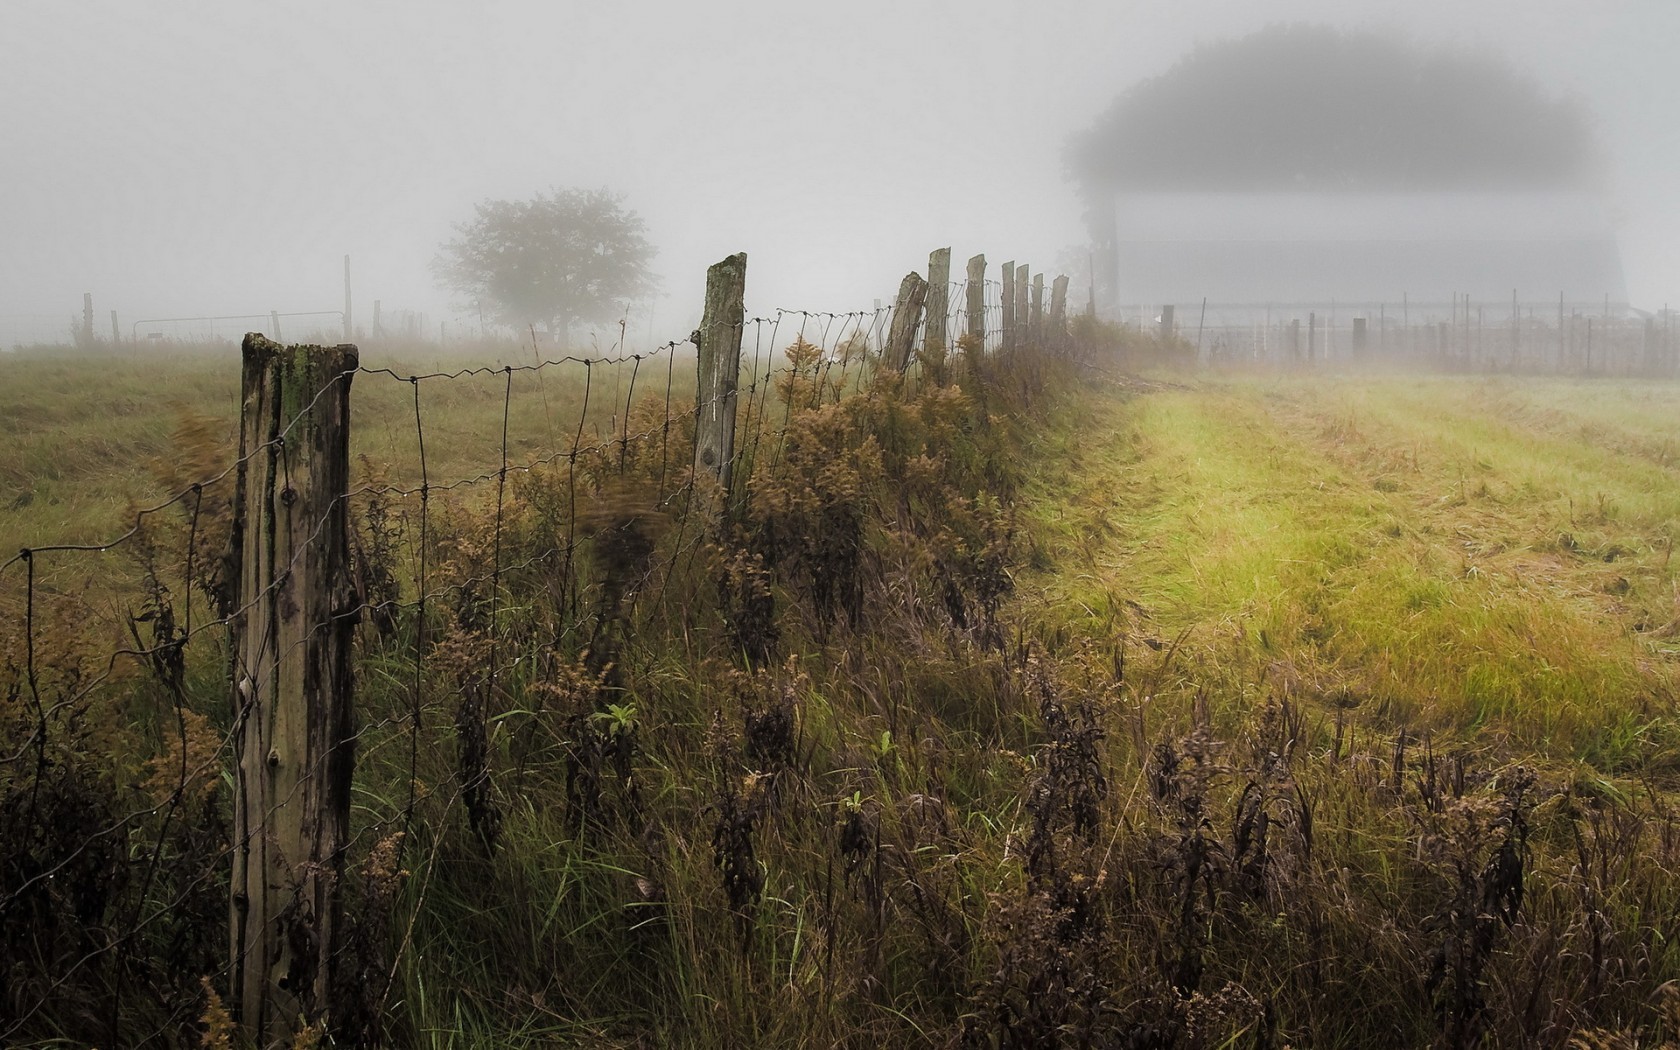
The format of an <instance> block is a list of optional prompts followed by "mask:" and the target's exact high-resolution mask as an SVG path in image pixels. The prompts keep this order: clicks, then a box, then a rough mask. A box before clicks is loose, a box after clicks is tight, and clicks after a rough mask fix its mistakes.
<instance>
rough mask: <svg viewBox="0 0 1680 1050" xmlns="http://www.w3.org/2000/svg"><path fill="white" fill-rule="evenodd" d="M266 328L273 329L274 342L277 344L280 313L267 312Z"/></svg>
mask: <svg viewBox="0 0 1680 1050" xmlns="http://www.w3.org/2000/svg"><path fill="white" fill-rule="evenodd" d="M268 326H269V327H270V328H272V329H274V341H275V342H277V343H278V342H279V341H280V311H279V310H270V311H269V312H268Z"/></svg>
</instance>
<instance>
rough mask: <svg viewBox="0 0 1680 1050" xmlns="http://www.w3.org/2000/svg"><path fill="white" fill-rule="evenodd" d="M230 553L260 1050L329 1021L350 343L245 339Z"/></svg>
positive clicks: (338, 829) (236, 815) (243, 858)
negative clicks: (235, 574) (235, 571)
mask: <svg viewBox="0 0 1680 1050" xmlns="http://www.w3.org/2000/svg"><path fill="white" fill-rule="evenodd" d="M243 353H244V384H243V401H242V405H241V409H240V419H239V463H240V464H241V465H240V467H239V471H238V474H237V476H236V481H235V484H236V490H235V497H234V499H235V502H234V524H233V542H232V552H233V557H234V558H235V559H237V561H238V563H239V566H240V569H239V590H238V595H237V598H236V600H235V602H234V605H235V608H237V609H238V610H239V612H238V613H237V614H236V615H235V616H234V618H233V625H232V626H233V687H234V688H233V712H234V727H233V744H234V756H233V757H234V762H233V765H234V770H233V773H234V786H235V791H234V811H233V845H234V848H233V873H232V883H231V886H230V893H229V909H228V911H229V950H230V952H231V955H230V963H231V968H230V971H229V972H230V977H229V988H228V991H229V993H230V997H231V1002H230V1006H231V1009H232V1013H233V1018H234V1020H235V1021H236V1022H237V1023H238V1024H240V1025H241V1026H242V1027H243V1028H244V1029H245V1032H246V1033H247V1035H248V1036H249V1037H250V1038H251V1040H252V1041H253V1042H254V1043H255V1044H256V1045H257V1046H261V1047H269V1046H276V1045H280V1046H289V1045H291V1043H292V1040H293V1037H294V1036H295V1035H296V1033H297V1032H298V1031H299V1030H300V1029H301V1028H302V1027H303V1026H305V1025H308V1024H315V1023H326V1024H327V1025H328V1027H329V1028H330V1026H331V1022H332V1017H331V1013H332V1009H331V1007H332V1003H331V998H330V996H331V989H332V988H333V987H334V979H335V974H334V969H335V967H336V963H337V957H338V948H339V939H340V938H339V933H340V923H341V919H342V914H343V908H342V906H341V899H340V892H339V886H340V875H341V874H342V872H343V869H344V855H345V850H346V848H347V846H348V844H349V832H350V779H351V773H352V771H353V770H354V767H355V751H354V739H355V737H354V734H353V732H352V729H351V721H352V718H351V716H352V709H351V699H352V696H351V694H352V685H353V679H352V676H351V670H350V650H351V641H352V635H353V631H354V628H355V619H356V617H355V604H354V597H353V592H352V590H351V586H350V558H349V529H348V516H347V514H346V507H347V493H348V492H349V488H350V380H351V378H352V377H353V376H354V375H355V369H356V365H357V360H358V356H357V352H356V348H355V347H354V346H349V345H345V346H336V347H319V346H280V345H279V344H277V343H275V342H273V341H271V340H269V339H267V338H265V337H264V336H262V335H259V334H256V333H252V334H250V335H247V336H246V337H245V343H244V347H243Z"/></svg>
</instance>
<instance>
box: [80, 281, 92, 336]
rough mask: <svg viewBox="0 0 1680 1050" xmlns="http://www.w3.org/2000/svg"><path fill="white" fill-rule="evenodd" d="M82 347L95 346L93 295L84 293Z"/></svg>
mask: <svg viewBox="0 0 1680 1050" xmlns="http://www.w3.org/2000/svg"><path fill="white" fill-rule="evenodd" d="M82 345H83V346H92V345H93V293H92V292H83V293H82Z"/></svg>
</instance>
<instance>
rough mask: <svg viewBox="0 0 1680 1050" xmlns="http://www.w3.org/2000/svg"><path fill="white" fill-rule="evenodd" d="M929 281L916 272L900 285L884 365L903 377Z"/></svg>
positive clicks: (882, 361) (882, 356)
mask: <svg viewBox="0 0 1680 1050" xmlns="http://www.w3.org/2000/svg"><path fill="white" fill-rule="evenodd" d="M927 297H928V282H926V281H924V280H922V275H921V274H919V273H916V272H914V271H912V272H910V273H907V274H905V275H904V280H902V281H900V282H898V298H897V299H895V300H893V312H892V327H891V328H890V329H888V331H887V345H886V347H885V348H884V349H883V351H882V353H881V363H882V364H884V365H886V366H887V367H888V368H889V369H891V370H892V371H894V372H897V373H898V374H900V375H903V374H904V370H905V369H906V368H909V367H910V352H911V350H913V349H914V348H915V345H916V329H917V328H919V327H921V323H922V310H923V308H924V307H925V306H926V305H927Z"/></svg>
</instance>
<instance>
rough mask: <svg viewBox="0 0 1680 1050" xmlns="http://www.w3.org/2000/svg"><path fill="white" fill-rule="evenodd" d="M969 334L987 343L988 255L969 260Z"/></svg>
mask: <svg viewBox="0 0 1680 1050" xmlns="http://www.w3.org/2000/svg"><path fill="white" fill-rule="evenodd" d="M968 334H969V335H972V336H974V337H976V338H978V339H979V340H980V346H981V348H982V349H984V348H985V345H986V257H985V256H984V255H976V256H974V257H973V258H972V259H970V260H968Z"/></svg>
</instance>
